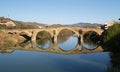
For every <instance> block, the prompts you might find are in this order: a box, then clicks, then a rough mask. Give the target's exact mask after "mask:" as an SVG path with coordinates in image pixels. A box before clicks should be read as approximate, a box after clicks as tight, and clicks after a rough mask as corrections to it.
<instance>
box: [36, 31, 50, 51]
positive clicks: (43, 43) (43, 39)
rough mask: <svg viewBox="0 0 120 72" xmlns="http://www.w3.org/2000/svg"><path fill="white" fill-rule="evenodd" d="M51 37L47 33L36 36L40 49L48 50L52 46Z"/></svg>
mask: <svg viewBox="0 0 120 72" xmlns="http://www.w3.org/2000/svg"><path fill="white" fill-rule="evenodd" d="M50 41H51V36H50V34H49V32H47V31H40V32H38V34H37V36H36V44H37V47H38V48H44V49H47V48H48V47H49V45H50Z"/></svg>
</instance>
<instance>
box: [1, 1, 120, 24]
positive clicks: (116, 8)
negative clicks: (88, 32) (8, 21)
mask: <svg viewBox="0 0 120 72" xmlns="http://www.w3.org/2000/svg"><path fill="white" fill-rule="evenodd" d="M0 16H4V17H10V18H12V19H14V20H20V21H31V22H40V23H46V24H73V23H78V22H90V23H106V22H109V21H114V20H116V21H117V20H118V18H120V0H0Z"/></svg>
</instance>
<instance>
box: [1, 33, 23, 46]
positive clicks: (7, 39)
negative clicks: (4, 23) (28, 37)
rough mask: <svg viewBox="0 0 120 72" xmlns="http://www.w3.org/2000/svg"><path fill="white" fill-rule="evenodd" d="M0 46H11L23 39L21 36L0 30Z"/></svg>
mask: <svg viewBox="0 0 120 72" xmlns="http://www.w3.org/2000/svg"><path fill="white" fill-rule="evenodd" d="M0 40H1V41H0V48H8V47H13V46H14V45H15V44H17V43H19V42H22V41H24V40H25V38H23V37H22V36H17V35H12V34H6V33H4V32H3V31H0Z"/></svg>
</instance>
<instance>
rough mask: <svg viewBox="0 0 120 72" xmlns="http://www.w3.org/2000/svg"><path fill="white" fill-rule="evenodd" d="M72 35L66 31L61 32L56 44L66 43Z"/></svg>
mask: <svg viewBox="0 0 120 72" xmlns="http://www.w3.org/2000/svg"><path fill="white" fill-rule="evenodd" d="M72 35H73V32H72V31H70V30H67V29H64V30H62V31H61V32H60V33H59V35H58V43H64V42H65V41H67V40H68V39H69V38H70V37H71V36H72Z"/></svg>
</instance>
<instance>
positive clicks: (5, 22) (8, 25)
mask: <svg viewBox="0 0 120 72" xmlns="http://www.w3.org/2000/svg"><path fill="white" fill-rule="evenodd" d="M45 26H46V24H42V23H36V22H23V21H16V20H12V19H10V18H5V17H0V28H2V29H35V28H44V27H45Z"/></svg>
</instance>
